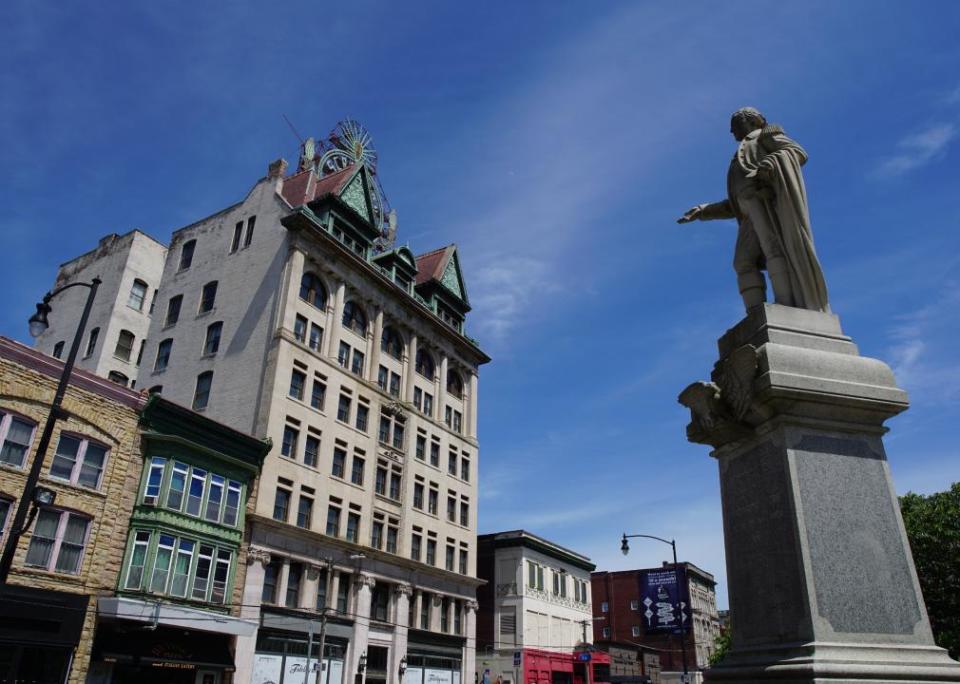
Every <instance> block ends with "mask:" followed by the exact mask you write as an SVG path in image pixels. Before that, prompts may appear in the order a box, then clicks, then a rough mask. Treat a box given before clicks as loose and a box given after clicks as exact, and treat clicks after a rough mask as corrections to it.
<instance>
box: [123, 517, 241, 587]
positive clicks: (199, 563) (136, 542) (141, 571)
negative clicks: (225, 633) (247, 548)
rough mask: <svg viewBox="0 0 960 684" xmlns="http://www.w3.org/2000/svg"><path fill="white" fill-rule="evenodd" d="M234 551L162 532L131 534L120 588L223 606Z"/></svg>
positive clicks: (138, 531)
mask: <svg viewBox="0 0 960 684" xmlns="http://www.w3.org/2000/svg"><path fill="white" fill-rule="evenodd" d="M233 555H234V554H233V550H232V549H229V548H225V547H218V546H215V545H214V544H207V543H204V542H198V541H196V540H194V539H189V538H186V537H178V536H175V535H172V534H167V533H164V532H157V531H151V530H133V532H132V535H131V541H130V546H129V550H128V553H127V563H126V567H125V568H124V579H123V588H124V589H127V590H130V591H149V592H151V593H157V594H166V595H169V596H176V597H179V598H189V599H193V600H197V601H206V602H209V603H216V604H222V603H224V602H225V600H226V598H227V595H228V582H229V578H230V566H231V564H232V563H233Z"/></svg>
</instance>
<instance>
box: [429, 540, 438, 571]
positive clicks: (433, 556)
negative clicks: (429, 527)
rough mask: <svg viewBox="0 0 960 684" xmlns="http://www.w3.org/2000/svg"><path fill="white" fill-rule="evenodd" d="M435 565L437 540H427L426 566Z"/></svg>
mask: <svg viewBox="0 0 960 684" xmlns="http://www.w3.org/2000/svg"><path fill="white" fill-rule="evenodd" d="M436 564H437V540H436V539H428V540H427V565H436Z"/></svg>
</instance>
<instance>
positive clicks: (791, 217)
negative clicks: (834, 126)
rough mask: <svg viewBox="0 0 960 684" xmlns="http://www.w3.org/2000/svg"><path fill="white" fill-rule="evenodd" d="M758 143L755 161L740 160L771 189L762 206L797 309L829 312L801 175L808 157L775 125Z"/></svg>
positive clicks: (745, 158) (762, 135)
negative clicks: (777, 243)
mask: <svg viewBox="0 0 960 684" xmlns="http://www.w3.org/2000/svg"><path fill="white" fill-rule="evenodd" d="M758 142H759V145H757V146H750V148H751V150H752V151H756V152H757V153H759V154H757V157H756V158H753V159H751V158H750V157H753V155H751V154H745V155H741V156H740V163H741V164H742V165H743V166H744V168H745V169H746V170H747V171H753V170H755V171H756V173H757V176H758V177H759V179H760V180H761V183H762V184H765V185H768V186H769V187H770V188H771V189H772V190H773V193H772V194H773V198H771V199H764V200H762V201H763V205H764V208H765V209H766V212H767V217H768V219H769V221H770V225H772V226H774V228H775V231H776V233H777V237H778V238H779V240H780V243H781V245H782V247H783V254H784V256H785V257H786V259H787V263H788V265H789V273H790V281H791V282H790V284H791V286H792V289H793V296H794V299H795V306H799V307H802V308H804V309H812V310H814V311H829V310H830V307H829V305H828V303H827V283H826V281H825V280H824V278H823V271H821V269H820V261H819V260H818V259H817V253H816V252H815V251H814V248H813V232H812V231H811V229H810V213H809V210H808V208H807V190H806V187H805V186H804V184H803V174H802V173H801V172H800V167H801V166H802V165H803V164H804V163H806V161H807V153H806V152H804V150H803V148H802V147H800V145H798V144H797V143H796V142H794V141H793V140H791V139H790V138H788V137H787V136H786V135H784V134H783V129H781V128H780V127H779V126H767V127H766V128H764V129H763V130H762V131H761V132H760V139H759V141H758ZM744 151H746V150H744ZM750 167H753V168H750Z"/></svg>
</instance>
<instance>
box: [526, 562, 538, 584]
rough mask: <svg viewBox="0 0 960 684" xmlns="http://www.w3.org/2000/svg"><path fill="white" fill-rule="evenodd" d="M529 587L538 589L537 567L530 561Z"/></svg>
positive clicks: (528, 568)
mask: <svg viewBox="0 0 960 684" xmlns="http://www.w3.org/2000/svg"><path fill="white" fill-rule="evenodd" d="M527 586H528V587H530V588H531V589H536V588H537V566H536V565H535V564H533V563H531V562H530V561H527Z"/></svg>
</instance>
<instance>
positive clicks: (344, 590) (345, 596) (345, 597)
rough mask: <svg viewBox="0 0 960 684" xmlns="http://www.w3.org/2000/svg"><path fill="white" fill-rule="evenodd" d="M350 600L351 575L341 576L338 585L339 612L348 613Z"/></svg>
mask: <svg viewBox="0 0 960 684" xmlns="http://www.w3.org/2000/svg"><path fill="white" fill-rule="evenodd" d="M349 600H350V577H349V575H347V576H341V577H340V584H338V585H337V612H338V613H344V614H345V613H346V612H347V604H348V602H349Z"/></svg>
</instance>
